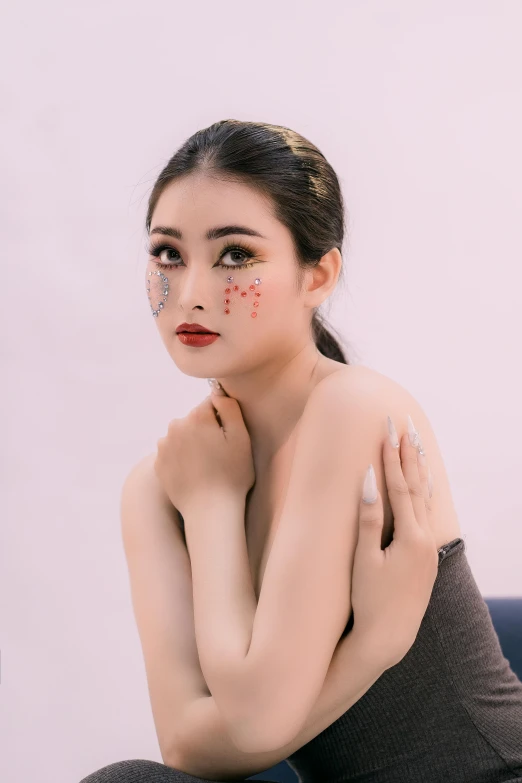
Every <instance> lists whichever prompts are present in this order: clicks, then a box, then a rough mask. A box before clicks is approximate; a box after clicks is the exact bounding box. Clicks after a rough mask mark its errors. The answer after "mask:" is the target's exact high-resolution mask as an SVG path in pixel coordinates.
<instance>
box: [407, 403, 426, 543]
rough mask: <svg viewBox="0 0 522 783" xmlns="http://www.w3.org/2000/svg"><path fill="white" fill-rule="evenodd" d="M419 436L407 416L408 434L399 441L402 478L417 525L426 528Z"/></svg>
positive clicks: (409, 417)
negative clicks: (408, 493)
mask: <svg viewBox="0 0 522 783" xmlns="http://www.w3.org/2000/svg"><path fill="white" fill-rule="evenodd" d="M419 444H420V436H419V433H418V432H417V429H416V427H415V425H414V423H413V421H412V419H411V416H408V435H407V436H406V435H405V436H404V437H403V439H402V442H401V464H402V472H403V475H404V478H405V479H406V484H407V485H408V489H409V492H410V498H411V504H412V507H413V513H414V515H415V521H416V523H417V527H420V528H422V529H426V528H427V527H428V520H427V517H426V501H425V499H424V490H423V487H422V483H421V479H420V474H419V450H418V446H419Z"/></svg>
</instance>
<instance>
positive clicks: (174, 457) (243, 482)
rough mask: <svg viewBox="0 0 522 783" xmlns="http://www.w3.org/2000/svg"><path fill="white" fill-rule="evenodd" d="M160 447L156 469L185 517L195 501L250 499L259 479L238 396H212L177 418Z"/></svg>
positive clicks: (169, 494)
mask: <svg viewBox="0 0 522 783" xmlns="http://www.w3.org/2000/svg"><path fill="white" fill-rule="evenodd" d="M216 410H217V413H218V416H219V419H220V420H221V424H220V423H219V421H218V419H217V418H216ZM157 447H158V448H157V456H156V461H155V463H154V470H155V472H156V475H157V476H158V478H159V480H160V482H161V484H162V486H163V488H164V490H165V492H166V493H167V495H168V496H169V498H170V501H171V503H172V505H173V506H174V507H175V508H176V509H177V510H178V511H179V512H180V513H181V514H182V515H183V516H185V514H186V512H188V508H189V506H190V504H191V503H192V502H193V501H194V500H195V499H198V498H199V499H201V497H202V496H206V495H207V494H211V495H212V497H215V496H216V494H219V493H223V492H225V493H229V494H230V493H234V494H235V495H236V496H237V495H241V496H243V497H246V494H247V493H248V491H249V489H250V488H251V487H252V485H253V484H254V482H255V470H254V461H253V459H252V445H251V441H250V435H249V434H248V430H247V428H246V426H245V422H244V421H243V416H242V413H241V408H240V406H239V403H238V401H237V400H235V399H234V398H233V397H227V396H220V395H217V394H211V395H209V396H208V397H206V398H205V399H204V400H203V402H202V403H200V404H199V405H197V406H196V407H195V408H193V410H191V411H190V413H189V414H188V416H186V417H185V418H184V419H172V421H171V422H170V423H169V426H168V432H167V435H166V437H164V438H160V439H159V440H158V444H157Z"/></svg>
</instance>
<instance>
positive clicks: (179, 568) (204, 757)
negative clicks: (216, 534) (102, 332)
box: [121, 454, 384, 780]
mask: <svg viewBox="0 0 522 783" xmlns="http://www.w3.org/2000/svg"><path fill="white" fill-rule="evenodd" d="M154 458H155V454H151V455H149V456H148V457H145V458H144V459H143V460H141V461H140V462H139V463H138V464H137V465H136V466H135V467H134V468H133V469H132V470H131V471H130V473H129V476H128V477H127V479H126V481H125V483H124V486H123V489H122V498H121V527H122V537H123V544H124V548H125V554H126V558H127V565H128V571H129V577H130V586H131V593H132V602H133V608H134V614H135V618H136V623H137V626H138V631H139V636H140V640H141V644H142V650H143V656H144V661H145V667H146V674H147V681H148V686H149V696H150V702H151V707H152V713H153V718H154V723H155V728H156V734H157V737H158V742H159V747H160V751H161V755H162V758H163V761H164V763H165V764H169V765H171V766H172V767H175V768H177V769H180V770H182V771H185V772H188V773H191V774H195V775H198V774H199V776H200V777H206V778H208V779H210V780H211V779H212V778H213V776H214V775H215V776H216V777H217V778H218V779H219V778H220V777H221V778H223V777H230V778H232V777H233V775H238V776H239V777H241V775H242V774H243V773H244V774H243V777H246V776H248V775H253V774H256V772H259V771H261V770H263V769H267V768H269V767H271V766H274V765H275V764H277V763H278V762H279V761H281V760H283V759H284V758H287V757H288V756H289V755H290V754H291V753H292V752H293V751H294V750H296V749H297V748H298V747H301V746H302V745H303V744H305V743H306V742H308V741H309V740H310V739H312V738H313V737H314V736H316V735H317V734H319V733H320V732H321V731H322V730H324V728H326V727H327V726H328V725H330V724H331V723H332V722H333V721H334V720H336V718H337V717H339V716H340V715H342V713H343V712H345V711H346V710H347V709H348V708H349V707H350V706H351V704H353V703H354V702H355V701H357V700H358V699H359V698H360V696H361V695H362V694H363V693H364V692H365V691H366V690H367V689H368V688H369V687H370V686H371V685H372V684H373V682H374V681H375V680H376V679H378V677H379V676H380V674H381V673H382V671H384V668H382V667H381V666H380V663H379V662H378V661H376V662H375V665H374V664H372V663H371V661H372V657H373V655H374V654H375V651H376V650H377V649H378V645H373V646H372V649H371V655H368V654H367V653H366V649H362V644H361V642H360V641H358V643H357V645H356V644H355V641H356V637H355V636H354V631H352V632H351V633H350V634H349V635H348V636H347V637H346V639H343V640H342V642H339V644H338V646H337V649H336V650H335V653H334V656H333V658H332V662H331V664H330V668H329V670H328V673H327V676H326V679H325V682H324V685H323V689H322V691H321V694H320V696H319V698H318V699H317V702H316V703H315V704H314V705H313V708H312V710H311V711H310V714H309V715H308V717H307V720H306V722H305V723H304V725H303V726H302V727H301V730H300V731H299V733H298V734H297V736H295V738H293V739H292V741H291V742H290V743H288V744H287V745H285V746H283V747H279V748H277V749H276V750H270V751H263V752H258V753H250V752H245V751H241V750H239V749H238V748H237V746H236V745H235V743H234V742H233V739H232V737H231V735H230V733H229V730H228V724H227V723H226V722H225V721H224V719H223V716H222V713H221V712H220V710H219V708H218V706H217V704H216V701H215V699H214V698H213V697H212V695H211V694H210V691H209V689H208V687H207V684H206V681H205V678H204V676H203V673H202V671H201V667H200V661H199V656H198V650H197V646H196V639H195V629H194V607H193V599H192V579H191V565H190V560H189V555H188V552H187V548H186V546H185V543H184V541H183V535H182V532H181V530H180V528H179V526H178V516H177V512H176V509H174V507H173V506H172V504H171V503H170V501H169V499H168V498H167V497H166V496H165V495H164V494H163V491H162V488H161V486H160V484H159V483H158V481H157V479H156V476H155V474H154V470H153V461H154ZM361 650H362V652H361Z"/></svg>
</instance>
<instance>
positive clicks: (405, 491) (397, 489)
mask: <svg viewBox="0 0 522 783" xmlns="http://www.w3.org/2000/svg"><path fill="white" fill-rule="evenodd" d="M388 491H389V492H392V493H395V494H396V495H409V494H410V490H409V488H408V485H407V483H406V481H405V480H404V479H400V478H395V479H392V480H391V481H390V482H389V489H388Z"/></svg>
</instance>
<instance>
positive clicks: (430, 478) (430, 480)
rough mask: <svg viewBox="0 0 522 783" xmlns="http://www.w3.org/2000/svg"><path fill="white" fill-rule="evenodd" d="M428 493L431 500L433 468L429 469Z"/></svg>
mask: <svg viewBox="0 0 522 783" xmlns="http://www.w3.org/2000/svg"><path fill="white" fill-rule="evenodd" d="M428 492H429V493H430V498H431V496H432V495H433V478H432V475H431V468H428Z"/></svg>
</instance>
